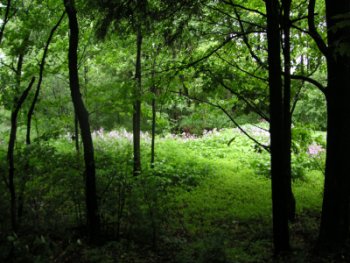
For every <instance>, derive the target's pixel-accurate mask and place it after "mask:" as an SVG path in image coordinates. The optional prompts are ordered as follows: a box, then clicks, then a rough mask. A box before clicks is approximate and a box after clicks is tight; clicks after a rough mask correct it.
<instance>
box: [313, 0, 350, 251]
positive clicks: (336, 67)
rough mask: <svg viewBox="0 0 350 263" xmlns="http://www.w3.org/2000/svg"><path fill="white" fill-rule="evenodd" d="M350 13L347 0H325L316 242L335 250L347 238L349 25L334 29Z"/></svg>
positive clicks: (349, 110) (349, 147)
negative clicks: (323, 152)
mask: <svg viewBox="0 0 350 263" xmlns="http://www.w3.org/2000/svg"><path fill="white" fill-rule="evenodd" d="M349 13H350V1H349V0H339V1H331V0H326V16H327V29H328V53H327V66H328V87H327V91H326V99H327V110H328V124H327V158H326V172H325V186H324V197H323V206H322V217H321V227H320V236H319V244H320V246H321V247H322V249H323V248H327V249H337V247H338V248H339V247H341V246H342V245H344V243H345V241H346V240H347V239H348V237H349V209H350V205H349V195H350V176H349V159H350V156H349V149H350V136H349V135H350V125H349V123H348V120H349V116H350V106H349V105H350V104H349V98H350V88H349V84H348V82H349V76H350V55H349V51H347V53H346V54H344V53H341V52H340V51H341V50H339V47H340V46H339V44H347V45H349V44H350V37H349V32H350V28H349V26H347V27H338V28H335V27H334V26H335V25H336V22H338V21H339V18H337V16H338V17H339V16H340V15H344V17H345V16H346V15H348V14H349Z"/></svg>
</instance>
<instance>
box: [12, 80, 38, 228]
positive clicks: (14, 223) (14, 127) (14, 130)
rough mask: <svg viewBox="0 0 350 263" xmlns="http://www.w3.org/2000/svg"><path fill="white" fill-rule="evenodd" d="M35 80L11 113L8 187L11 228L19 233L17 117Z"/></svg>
mask: <svg viewBox="0 0 350 263" xmlns="http://www.w3.org/2000/svg"><path fill="white" fill-rule="evenodd" d="M34 81H35V78H32V80H31V82H30V83H29V85H28V87H27V88H26V89H25V90H24V91H23V93H22V95H21V97H20V98H19V100H18V101H17V102H16V105H15V107H14V109H13V111H12V113H11V131H10V139H9V144H8V150H7V160H8V164H9V174H8V187H9V191H10V196H11V206H10V207H11V208H10V209H11V226H12V230H13V231H14V232H16V231H17V213H16V212H17V200H16V187H15V182H14V174H15V162H14V149H15V143H16V136H17V117H18V113H19V111H20V109H21V108H22V105H23V103H24V101H25V100H26V98H27V96H28V94H29V91H30V89H31V88H32V86H33V84H34Z"/></svg>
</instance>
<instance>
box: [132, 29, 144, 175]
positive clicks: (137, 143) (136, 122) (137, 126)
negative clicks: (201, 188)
mask: <svg viewBox="0 0 350 263" xmlns="http://www.w3.org/2000/svg"><path fill="white" fill-rule="evenodd" d="M136 48H137V55H136V69H135V79H136V85H135V89H134V99H135V102H134V114H133V138H134V139H133V140H134V175H135V176H137V175H139V174H140V172H141V88H142V82H141V49H142V32H141V26H140V25H138V29H137V43H136Z"/></svg>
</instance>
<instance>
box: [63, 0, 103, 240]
mask: <svg viewBox="0 0 350 263" xmlns="http://www.w3.org/2000/svg"><path fill="white" fill-rule="evenodd" d="M64 5H65V8H66V12H67V14H68V18H69V29H70V36H69V54H68V61H69V84H70V90H71V97H72V101H73V105H74V110H75V114H76V116H77V118H78V121H79V125H80V131H81V139H82V142H83V146H84V162H85V198H86V199H85V201H86V218H87V230H88V236H89V241H90V242H95V241H96V238H97V236H98V234H99V231H100V218H99V212H98V204H97V194H96V178H95V160H94V147H93V142H92V137H91V131H90V123H89V114H88V112H87V110H86V108H85V105H84V102H83V100H82V97H81V93H80V85H79V77H78V54H77V49H78V42H79V27H78V20H77V16H76V9H75V6H74V0H64Z"/></svg>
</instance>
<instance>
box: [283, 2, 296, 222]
mask: <svg viewBox="0 0 350 263" xmlns="http://www.w3.org/2000/svg"><path fill="white" fill-rule="evenodd" d="M290 6H291V0H282V8H283V35H284V38H283V57H284V79H283V80H284V83H283V108H284V109H283V121H284V143H283V145H284V154H283V156H284V161H285V164H284V169H285V172H284V174H285V176H286V183H287V187H288V194H289V197H288V199H289V202H288V217H289V220H291V221H293V220H294V219H295V198H294V195H293V190H292V165H291V164H292V155H291V145H292V130H291V129H292V112H291V108H290V107H291V102H290V100H291V73H290V71H291V55H290V52H291V46H290Z"/></svg>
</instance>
